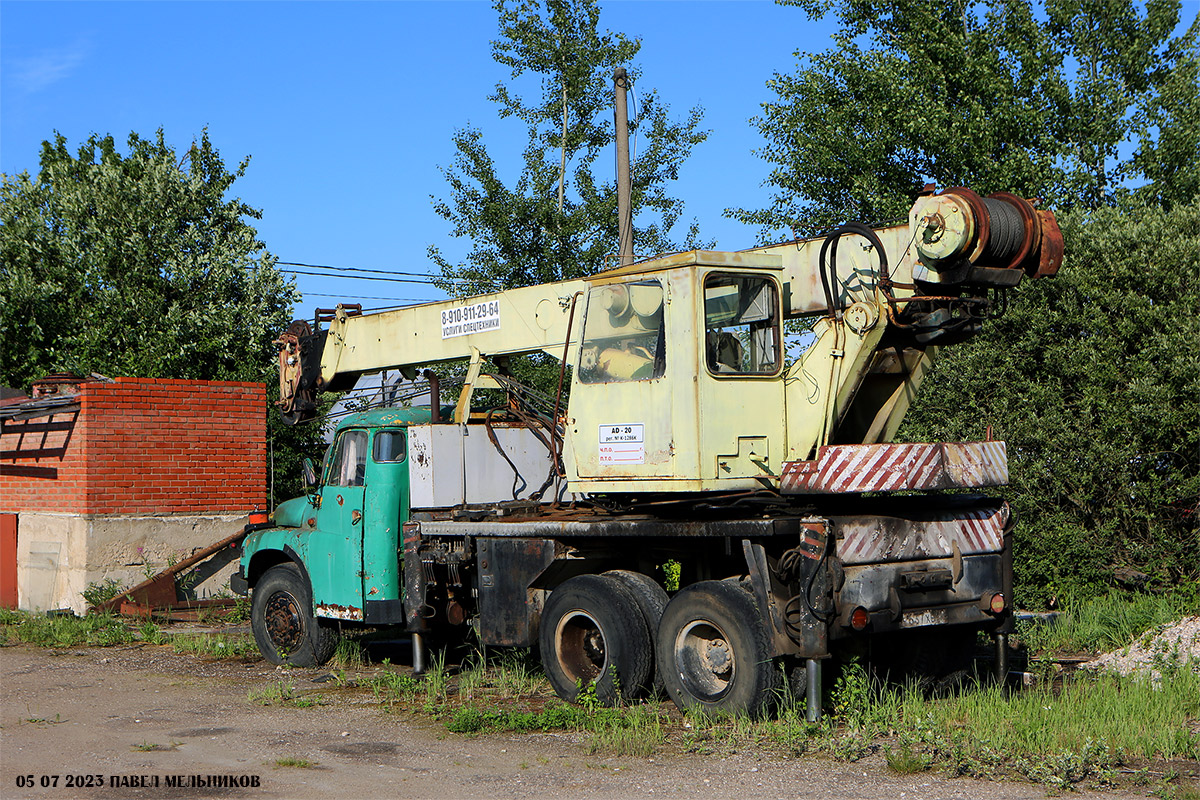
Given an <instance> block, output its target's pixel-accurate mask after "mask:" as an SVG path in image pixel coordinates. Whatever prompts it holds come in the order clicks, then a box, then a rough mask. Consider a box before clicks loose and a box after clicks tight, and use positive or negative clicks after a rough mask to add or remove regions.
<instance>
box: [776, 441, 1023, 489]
mask: <svg viewBox="0 0 1200 800" xmlns="http://www.w3.org/2000/svg"><path fill="white" fill-rule="evenodd" d="M1006 483H1008V457H1007V451H1006V447H1005V444H1004V442H963V443H957V442H954V443H952V442H934V443H931V444H857V445H856V444H845V445H829V446H825V447H821V448H819V449H818V451H817V458H816V459H815V460H814V461H788V462H784V465H783V475H782V477H781V479H780V491H781V492H782V493H784V494H840V493H848V492H887V491H896V490H900V489H952V488H978V487H984V486H1003V485H1004V484H1006Z"/></svg>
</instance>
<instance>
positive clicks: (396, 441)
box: [359, 428, 410, 622]
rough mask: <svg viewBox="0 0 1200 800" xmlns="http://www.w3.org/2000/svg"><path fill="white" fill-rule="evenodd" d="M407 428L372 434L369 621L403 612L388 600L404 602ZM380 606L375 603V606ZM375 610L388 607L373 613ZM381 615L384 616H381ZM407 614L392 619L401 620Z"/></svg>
mask: <svg viewBox="0 0 1200 800" xmlns="http://www.w3.org/2000/svg"><path fill="white" fill-rule="evenodd" d="M406 451H407V447H406V432H405V430H404V429H403V428H380V429H378V430H375V431H373V432H372V434H371V458H370V460H369V461H368V462H367V485H366V494H365V498H364V505H363V521H362V522H361V523H360V525H359V527H360V528H361V529H362V530H361V531H360V532H359V533H360V534H361V536H362V543H363V544H362V552H363V567H362V592H363V600H364V601H365V603H364V607H363V609H364V613H366V615H367V617H368V619H367V621H368V622H371V621H382V620H381V618H382V616H386V615H387V614H396V613H401V614H402V612H400V611H399V609H398V608H396V607H390V606H388V603H389V602H390V603H393V604H395V603H398V602H399V600H400V563H399V561H398V559H397V558H396V553H397V552H398V551H399V549H400V529H401V526H402V525H403V524H404V523H405V522H406V521H408V508H409V497H410V494H409V490H408V463H407V461H406ZM372 604H376V605H374V606H373V605H372ZM375 609H383V610H381V611H379V612H378V613H374V611H375ZM377 617H380V619H378V620H377V619H376V618H377ZM401 619H403V617H402V616H401V617H399V618H397V619H390V618H389V620H388V621H396V622H398V621H400V620H401Z"/></svg>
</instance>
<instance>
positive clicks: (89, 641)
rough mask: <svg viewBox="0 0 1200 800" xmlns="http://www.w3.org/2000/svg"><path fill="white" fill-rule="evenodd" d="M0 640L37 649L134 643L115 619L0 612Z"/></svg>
mask: <svg viewBox="0 0 1200 800" xmlns="http://www.w3.org/2000/svg"><path fill="white" fill-rule="evenodd" d="M0 637H3V640H4V641H13V640H15V641H19V642H25V643H26V644H32V645H36V646H38V647H56V648H57V647H79V646H92V647H111V646H113V645H118V644H128V643H129V642H132V641H133V633H132V632H131V631H130V630H129V629H128V628H127V627H126V626H125V623H124V622H123V621H122V620H121V619H119V618H118V617H114V616H113V615H111V614H89V615H88V616H86V617H75V616H46V615H45V614H29V613H26V612H23V611H10V610H4V611H3V612H2V613H0Z"/></svg>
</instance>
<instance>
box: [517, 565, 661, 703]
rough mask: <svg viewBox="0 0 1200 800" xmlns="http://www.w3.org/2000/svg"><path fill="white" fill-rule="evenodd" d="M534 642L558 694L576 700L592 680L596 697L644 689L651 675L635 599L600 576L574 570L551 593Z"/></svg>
mask: <svg viewBox="0 0 1200 800" xmlns="http://www.w3.org/2000/svg"><path fill="white" fill-rule="evenodd" d="M538 643H539V645H540V647H541V652H542V666H543V667H544V669H545V670H546V677H547V678H548V679H549V680H550V685H551V686H553V687H554V691H555V692H557V693H558V696H559V697H561V698H562V699H564V700H566V701H567V702H571V703H574V702H577V701H578V699H579V692H580V689H584V690H586V689H587V688H588V687H589V686H591V685H592V684H595V687H596V697H597V698H598V699H599V700H600V702H602V703H604V704H606V705H611V704H613V703H615V702H616V701H617V699H618V697H620V698H622V699H625V700H629V699H632V698H634V697H637V696H638V695H639V694H642V693H644V692H645V691H646V690H647V688H648V686H649V684H650V683H651V681H652V679H653V675H654V668H653V664H654V659H653V655H652V651H651V647H650V631H649V629H648V628H647V627H646V623H645V621H644V620H643V619H642V615H641V612H640V611H639V610H638V603H637V599H636V598H635V597H634V595H633V593H632V592H631V591H629V589H627V588H625V585H624V584H623V583H622V582H621V581H619V580H617V579H615V578H611V577H606V576H603V575H579V576H577V577H574V578H571V579H570V580H568V581H564V582H563V583H562V584H561V585H560V586H558V587H557V588H556V589H555V590H554V591H552V592H551V593H550V598H549V599H548V600H547V601H546V606H545V608H544V609H543V610H542V621H541V627H540V629H539V631H538Z"/></svg>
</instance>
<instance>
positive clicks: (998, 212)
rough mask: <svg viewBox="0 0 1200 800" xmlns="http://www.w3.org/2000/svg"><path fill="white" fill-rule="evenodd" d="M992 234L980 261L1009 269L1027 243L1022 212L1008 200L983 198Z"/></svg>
mask: <svg viewBox="0 0 1200 800" xmlns="http://www.w3.org/2000/svg"><path fill="white" fill-rule="evenodd" d="M983 205H984V208H986V209H987V213H988V222H989V225H988V227H989V229H990V233H989V236H988V241H987V245H986V246H985V247H984V249H983V256H982V258H981V259H980V260H981V261H982V262H984V263H985V264H987V265H988V266H997V267H1007V266H1009V265H1010V263H1011V262H1012V261H1013V259H1014V257H1015V256H1016V255H1017V254H1018V253H1019V252H1020V251H1021V245H1023V244H1024V243H1025V236H1026V231H1025V221H1024V220H1023V219H1022V218H1021V212H1020V211H1018V210H1017V209H1016V207H1015V206H1013V205H1012V204H1011V203H1009V202H1008V201H1007V200H1002V199H999V198H992V197H985V198H983Z"/></svg>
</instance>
